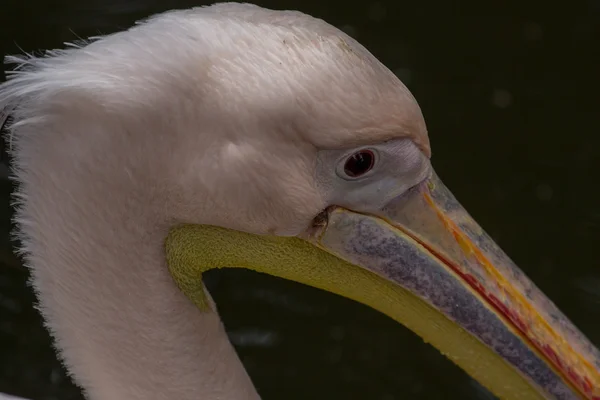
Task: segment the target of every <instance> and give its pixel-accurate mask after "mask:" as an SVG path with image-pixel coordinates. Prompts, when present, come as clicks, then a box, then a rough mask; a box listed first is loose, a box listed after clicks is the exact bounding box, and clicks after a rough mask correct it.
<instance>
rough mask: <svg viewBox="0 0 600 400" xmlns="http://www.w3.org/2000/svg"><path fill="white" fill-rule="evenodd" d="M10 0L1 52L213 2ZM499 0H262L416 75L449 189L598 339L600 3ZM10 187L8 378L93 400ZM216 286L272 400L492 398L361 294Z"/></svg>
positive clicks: (234, 333)
mask: <svg viewBox="0 0 600 400" xmlns="http://www.w3.org/2000/svg"><path fill="white" fill-rule="evenodd" d="M0 1H1V4H0V5H1V7H0V18H1V19H2V20H0V29H2V31H1V34H0V50H2V51H3V52H4V53H5V54H6V53H9V54H10V53H16V52H19V51H20V50H19V49H22V50H25V51H32V50H38V49H45V48H53V47H59V46H61V42H63V41H71V40H74V39H75V38H76V37H77V36H80V37H86V36H89V35H98V34H102V33H110V32H113V31H116V30H120V29H125V28H127V27H128V26H129V25H131V24H132V23H133V22H134V21H135V20H137V19H140V18H143V17H145V16H147V15H149V14H152V13H156V12H160V11H164V10H167V9H170V8H186V7H190V6H193V5H201V4H206V3H204V2H202V1H190V0H185V1H184V0H181V1H172V2H168V1H158V0H153V1H151V0H123V1H116V0H91V1H90V0H84V1H81V0H78V1H76V0H63V1H42V0H22V1H15V0H0ZM496 3H498V2H496ZM502 3H503V5H494V4H495V3H493V2H480V1H466V0H465V1H459V2H449V1H441V0H440V1H416V0H411V1H404V0H387V1H378V2H373V1H355V2H352V3H351V2H347V1H338V0H336V1H333V0H332V1H328V0H321V1H312V0H311V1H305V0H304V1H300V0H296V1H284V0H279V1H276V0H272V1H263V2H260V4H261V5H265V6H269V7H272V8H295V9H300V10H302V11H305V12H308V13H310V14H313V15H315V16H319V17H322V18H324V19H326V20H327V21H329V22H331V23H332V24H334V25H336V26H338V27H341V28H343V29H344V30H346V31H347V32H348V33H350V34H352V35H353V36H355V37H356V38H357V39H358V40H359V41H360V42H362V43H363V44H364V45H365V46H366V47H367V48H369V49H370V50H371V51H372V52H373V53H374V54H375V55H376V56H378V57H379V58H380V59H381V60H382V61H383V62H384V63H385V64H386V65H387V66H388V67H389V68H390V69H392V70H393V71H395V72H396V73H397V74H398V76H400V77H401V78H402V79H403V80H404V81H405V83H406V84H407V85H408V86H409V88H410V89H411V90H412V91H413V93H414V94H415V96H416V97H417V99H418V100H419V102H420V104H421V106H422V108H423V111H424V114H425V117H426V119H427V121H428V126H429V131H430V135H431V140H432V145H433V152H434V156H433V162H434V165H435V167H436V169H437V171H438V173H439V174H440V175H441V177H442V178H443V179H444V181H445V182H446V184H447V185H448V186H449V187H450V188H451V189H452V190H453V192H454V193H455V195H456V196H457V197H458V198H459V200H460V201H461V202H462V203H463V205H464V206H465V207H466V208H467V209H468V210H469V211H470V212H471V214H473V216H474V217H475V218H476V219H477V220H478V221H479V222H480V223H481V225H482V226H483V227H484V228H485V229H486V230H487V231H488V232H489V233H490V234H491V235H492V236H493V237H494V238H495V239H496V240H497V241H498V242H499V243H500V245H501V246H502V247H503V248H504V249H505V251H506V252H507V253H508V254H509V255H511V256H512V257H513V259H514V260H515V261H516V262H517V264H518V265H520V266H521V268H522V269H523V270H524V271H525V272H526V273H527V274H528V275H529V276H530V277H531V278H532V279H533V280H534V281H535V282H536V283H537V284H538V285H539V286H540V287H541V289H542V290H543V291H544V292H545V293H547V294H548V296H549V297H550V298H552V299H553V300H554V301H555V302H556V303H557V304H558V306H559V307H560V308H561V309H562V310H564V312H565V313H566V314H567V315H568V316H569V317H570V318H571V319H572V320H573V321H574V322H575V324H576V325H577V326H579V327H580V328H581V330H582V331H583V332H584V333H586V334H587V335H588V337H589V338H590V339H591V340H592V341H593V342H594V343H595V344H596V345H600V261H599V260H600V257H599V255H598V246H600V241H599V238H600V188H599V183H600V146H599V145H600V137H599V127H600V117H599V115H598V109H599V107H600V100H599V97H598V93H599V89H600V85H599V83H600V79H599V73H600V46H599V43H600V29H599V28H600V1H598V0H594V1H588V2H564V1H563V2H558V1H557V2H556V3H555V4H556V5H555V6H553V5H551V4H549V3H548V2H542V1H528V2H521V1H503V2H502ZM0 185H1V186H0V189H1V190H0V196H1V197H0V198H1V203H0V206H1V210H3V211H2V213H1V220H0V222H1V224H0V229H1V231H0V239H1V244H2V247H1V248H0V256H1V257H2V258H1V262H2V266H1V267H0V391H4V392H10V393H15V394H20V395H23V396H27V397H30V398H33V399H61V400H68V399H77V398H80V395H79V391H78V389H77V388H75V387H74V386H73V385H72V384H71V383H70V381H69V379H68V378H66V377H65V374H64V372H63V370H62V369H61V367H60V365H59V363H58V362H57V361H56V358H55V356H54V353H53V351H52V349H51V347H50V342H49V338H48V335H47V333H46V332H45V330H44V329H43V328H42V325H41V321H40V318H39V316H38V314H37V313H36V311H35V310H34V308H33V296H32V294H31V290H30V288H28V287H27V284H26V280H27V272H26V271H25V270H24V269H23V268H22V267H21V266H20V265H19V262H18V261H17V260H16V258H15V257H14V256H12V254H11V248H10V246H11V245H10V242H9V228H10V219H9V218H10V213H11V208H10V205H9V204H10V200H9V194H10V191H11V186H10V184H9V183H8V181H6V180H5V179H4V180H2V182H1V184H0ZM208 284H209V287H210V289H211V292H212V293H213V295H214V297H215V299H216V300H217V303H218V304H219V306H220V310H221V312H222V315H223V317H224V320H225V323H226V325H227V328H228V330H229V332H230V334H231V337H232V339H233V341H234V343H235V344H236V346H237V348H238V350H239V352H240V355H241V357H242V359H243V361H244V363H245V365H246V367H247V368H248V370H249V371H250V374H251V376H252V378H253V379H254V382H255V384H256V385H257V387H258V389H259V391H260V393H261V394H262V395H263V398H264V399H265V400H270V399H286V400H293V399H315V400H317V399H332V398H333V399H338V398H339V399H368V400H392V399H407V398H408V399H476V398H479V399H485V398H493V397H492V396H491V395H490V394H489V393H487V391H486V390H485V389H482V388H481V387H480V386H479V385H478V384H477V383H475V382H473V381H472V380H471V379H470V378H469V377H468V376H466V375H465V374H464V373H463V372H462V371H460V370H459V369H458V368H456V367H455V366H454V365H453V364H451V363H450V362H449V361H447V360H446V359H445V358H443V357H442V356H441V355H439V354H438V352H437V351H436V350H434V349H433V348H431V347H429V346H428V345H425V344H424V343H423V342H422V341H421V340H420V339H419V338H418V337H415V335H413V334H412V333H410V332H408V331H406V330H405V329H404V328H403V327H401V326H399V325H397V324H395V323H393V322H392V321H390V320H388V319H387V318H385V317H384V316H382V315H379V314H378V313H377V312H375V311H373V310H370V309H368V308H366V307H363V306H361V305H359V304H355V303H353V302H351V301H348V300H346V299H342V298H338V297H336V296H333V295H330V294H328V293H324V292H320V291H317V290H314V289H311V288H307V287H303V286H301V285H298V284H294V283H291V282H286V281H282V280H278V279H275V278H270V277H267V276H262V275H258V274H254V273H250V272H247V271H220V272H212V273H211V274H210V276H209V277H208Z"/></svg>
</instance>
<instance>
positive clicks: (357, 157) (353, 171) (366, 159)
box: [344, 150, 375, 178]
mask: <svg viewBox="0 0 600 400" xmlns="http://www.w3.org/2000/svg"><path fill="white" fill-rule="evenodd" d="M374 162H375V157H374V155H373V153H372V152H370V151H368V150H363V151H359V152H358V153H354V154H352V155H351V156H350V157H349V158H348V159H347V160H346V164H344V172H345V173H346V175H348V176H350V177H352V178H356V177H358V176H361V175H364V174H366V173H367V172H369V171H370V170H371V168H373V163H374Z"/></svg>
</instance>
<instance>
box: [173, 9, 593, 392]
mask: <svg viewBox="0 0 600 400" xmlns="http://www.w3.org/2000/svg"><path fill="white" fill-rule="evenodd" d="M266 15H267V17H268V16H269V15H271V16H273V15H278V16H280V15H279V14H266ZM295 18H300V20H299V21H303V19H302V18H305V17H298V15H296V14H294V16H293V17H290V21H292V22H294V21H295ZM267 19H268V18H267ZM307 20H308V19H306V20H304V22H306V21H307ZM308 21H310V24H308V25H310V26H311V29H310V30H295V28H289V27H285V26H284V27H282V25H276V26H275V27H273V31H271V32H269V34H268V35H267V34H265V35H264V37H261V39H260V41H253V40H254V39H252V40H249V41H248V42H246V43H245V45H246V46H248V48H249V49H248V51H246V52H239V53H235V54H236V58H234V60H235V61H231V62H229V63H227V64H225V65H218V66H216V67H214V68H212V69H211V77H212V79H213V80H214V82H216V83H215V86H214V87H213V90H214V93H213V94H214V95H215V96H214V98H215V99H216V100H215V104H216V106H215V109H214V110H215V111H214V112H216V113H217V114H218V116H219V118H217V119H218V120H219V121H228V122H227V123H226V126H227V130H226V131H225V134H223V135H220V139H218V140H215V141H214V145H213V146H212V147H210V148H211V154H210V156H209V157H201V158H200V159H198V161H196V162H195V164H194V170H196V171H197V170H200V171H202V170H211V171H213V173H211V174H204V175H202V182H201V185H198V184H197V182H196V181H191V182H190V181H188V182H186V184H185V185H183V186H184V187H187V188H196V187H202V188H204V189H203V190H204V192H201V193H200V194H198V195H196V193H194V192H191V195H192V197H193V198H196V199H198V201H204V202H205V201H207V200H208V199H213V200H212V201H213V203H212V205H213V207H212V208H211V210H212V211H211V216H212V217H213V219H212V220H211V219H207V218H208V216H207V215H206V214H203V215H202V217H203V219H202V220H194V219H193V214H192V217H190V218H189V219H188V220H189V221H190V222H194V223H198V224H204V225H207V224H208V225H217V226H220V227H223V228H228V229H226V230H221V229H214V228H210V227H196V228H182V230H179V231H177V232H175V233H173V235H171V236H170V239H169V241H168V246H167V249H168V252H169V254H170V256H169V257H170V267H171V270H172V272H173V275H174V276H175V279H176V280H177V281H178V282H179V283H180V286H181V287H182V289H183V290H184V291H185V292H186V293H187V294H188V295H189V296H190V297H191V298H192V299H194V301H196V302H197V304H198V305H199V306H200V307H203V304H204V303H203V300H201V299H202V295H199V294H198V293H197V292H198V291H203V290H204V288H203V287H202V286H198V285H194V284H192V283H191V282H194V280H195V279H198V273H199V272H198V271H200V272H201V271H204V270H206V269H209V268H213V267H217V266H230V267H231V266H239V267H247V268H251V269H255V270H258V271H261V272H266V273H270V274H273V275H276V276H280V277H284V278H287V279H292V280H296V281H299V282H302V283H306V284H309V285H312V286H315V287H319V288H322V289H325V290H329V291H331V292H334V293H338V294H341V295H343V296H346V297H349V298H352V299H354V300H357V301H360V302H363V303H365V304H368V305H370V306H371V307H373V308H375V309H378V310H379V311H382V312H384V313H386V314H387V315H389V316H390V317H392V318H394V319H396V320H397V321H399V322H401V323H403V324H405V325H406V326H408V327H409V328H410V329H412V330H413V331H415V332H417V333H418V334H419V335H421V336H422V337H423V338H424V339H425V340H426V341H429V342H431V343H432V344H433V345H435V346H436V347H438V348H439V349H440V350H441V351H443V352H444V353H446V354H448V355H449V357H451V358H452V359H453V360H454V361H455V362H456V363H457V364H459V365H460V366H461V367H462V368H464V369H465V370H467V372H469V373H470V374H471V375H472V376H474V377H475V378H477V379H478V380H479V381H480V382H482V383H483V384H484V385H486V386H488V387H489V388H491V389H492V390H493V391H494V392H495V393H496V394H498V395H499V396H501V397H504V398H548V397H551V398H559V399H573V398H579V397H581V396H583V397H585V398H588V399H600V354H599V353H598V351H597V350H596V349H595V348H594V347H593V346H592V345H591V344H590V343H589V341H588V340H587V339H586V338H585V337H584V336H583V335H582V334H581V333H580V332H579V331H578V330H577V329H576V328H575V327H574V326H573V325H572V324H571V323H570V322H569V321H568V320H567V318H566V317H564V316H563V315H562V314H561V313H560V311H559V310H557V309H556V307H555V306H554V305H553V304H552V303H551V302H550V301H549V300H548V299H547V298H546V297H545V296H544V295H543V294H542V293H541V292H540V291H539V290H538V289H537V288H536V287H535V285H533V283H532V282H530V281H529V280H528V279H527V277H526V276H525V275H524V274H523V273H522V272H521V271H520V270H519V269H518V268H517V267H516V266H515V265H514V264H513V263H512V261H511V260H510V259H509V258H508V257H507V256H506V255H505V254H504V253H503V252H502V250H501V249H500V248H499V247H498V246H497V245H496V244H495V243H494V242H493V240H492V239H491V238H490V237H488V236H487V235H486V234H485V232H484V231H483V229H482V228H481V227H480V226H479V225H478V224H477V223H476V222H475V221H474V220H473V219H472V218H471V217H470V216H469V214H468V213H467V212H466V211H465V210H464V209H463V208H462V206H461V205H460V204H459V203H458V202H457V201H456V199H455V198H454V197H453V195H452V194H451V192H450V191H449V190H448V189H447V188H446V187H445V186H444V185H443V183H442V182H441V180H440V179H439V178H438V176H437V175H436V173H435V172H434V170H433V168H432V165H431V163H430V149H429V140H428V137H427V132H426V128H425V123H424V120H423V116H422V114H421V111H420V109H419V107H418V105H417V103H416V101H415V100H414V98H413V97H412V95H410V93H409V92H408V90H407V89H406V87H405V86H404V85H402V83H401V82H400V81H399V80H398V79H397V78H396V77H395V76H394V75H393V74H392V73H391V72H389V70H387V69H386V68H385V67H384V66H383V65H381V64H380V63H379V62H378V61H377V60H376V59H375V58H374V57H373V56H372V55H371V54H370V53H368V52H367V51H366V50H365V49H364V48H363V47H362V46H360V45H359V44H358V43H356V42H355V41H354V40H352V39H351V38H349V37H348V36H346V35H344V34H342V33H341V32H339V31H337V30H335V29H334V28H332V27H330V26H328V25H325V24H323V23H322V22H320V23H319V22H315V20H312V19H310V20H308ZM288 22H289V21H288ZM296 22H298V21H296ZM311 24H313V25H311ZM292 26H294V27H295V26H297V24H296V23H293V24H292ZM315 27H316V28H315ZM255 28H256V26H254V25H252V27H251V28H249V29H255ZM256 37H260V36H256ZM274 49H277V53H276V55H275V53H274V51H275V50H274ZM240 54H241V55H240ZM267 70H268V71H269V74H265V73H263V71H267ZM240 73H241V75H240ZM241 76H243V77H246V78H248V79H250V80H251V84H244V83H243V82H242V81H243V79H242V78H241ZM236 77H237V78H238V81H235V84H233V85H232V84H231V82H232V81H233V80H234V79H236ZM257 90H258V93H257V92H256V91H257ZM249 110H250V111H249ZM465 151H467V150H465ZM202 163H206V165H202ZM191 210H193V207H192V208H191ZM239 231H243V232H246V233H249V234H250V235H247V234H242V233H240V232H239ZM182 242H185V244H184V245H181V244H180V243H182ZM211 243H212V244H214V245H211ZM211 246H212V247H211ZM216 246H220V249H221V251H220V252H219V253H215V251H214V247H216ZM190 248H195V249H196V250H197V251H196V253H194V254H192V255H190V254H191V253H190V252H189V249H190ZM195 254H198V255H199V256H198V257H196V255H195ZM198 260H200V261H198ZM190 265H191V266H192V267H190Z"/></svg>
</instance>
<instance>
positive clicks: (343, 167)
mask: <svg viewBox="0 0 600 400" xmlns="http://www.w3.org/2000/svg"><path fill="white" fill-rule="evenodd" d="M370 157H372V158H370ZM316 171H317V176H316V178H317V182H318V185H319V190H320V191H321V193H322V195H323V196H324V198H325V199H326V200H327V202H328V204H329V205H339V206H342V207H347V208H349V209H352V210H356V211H363V212H369V211H375V210H378V209H380V208H382V207H383V206H385V204H387V203H388V202H389V201H391V200H392V199H393V198H394V197H396V196H399V195H401V194H402V193H404V192H405V191H406V190H408V189H410V188H411V187H413V186H414V185H416V184H418V183H419V182H421V181H423V180H424V179H426V178H427V177H428V176H429V175H430V173H431V164H430V163H429V159H428V158H427V157H426V156H425V155H424V154H423V153H422V152H421V150H420V149H419V148H418V147H417V146H416V145H415V144H414V143H413V142H412V141H411V140H410V139H398V140H391V141H388V142H385V143H379V144H374V145H366V146H360V147H356V148H352V149H343V150H321V151H319V154H318V163H317V170H316ZM353 175H354V176H353Z"/></svg>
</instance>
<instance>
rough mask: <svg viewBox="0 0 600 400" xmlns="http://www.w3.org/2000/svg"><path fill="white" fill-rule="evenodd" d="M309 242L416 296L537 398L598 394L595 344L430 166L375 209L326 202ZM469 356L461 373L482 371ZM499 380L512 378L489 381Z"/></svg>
mask: <svg viewBox="0 0 600 400" xmlns="http://www.w3.org/2000/svg"><path fill="white" fill-rule="evenodd" d="M308 240H309V241H310V242H311V243H312V244H314V245H316V246H318V247H319V248H321V249H323V250H325V251H326V252H328V253H331V254H333V255H335V256H336V257H338V258H341V259H342V260H345V261H346V262H348V263H350V264H353V265H355V266H359V267H361V268H363V269H366V270H368V271H370V272H372V273H374V274H375V275H377V276H379V278H382V279H384V280H385V281H387V282H389V283H390V284H392V285H395V286H399V287H401V288H403V289H404V290H406V291H408V292H410V293H411V294H412V295H414V296H416V297H418V298H420V299H421V300H422V301H423V302H425V303H426V304H427V305H429V306H430V307H431V308H433V309H434V310H436V311H437V312H438V313H440V314H442V315H443V316H445V317H446V318H447V319H448V320H450V321H451V322H452V323H454V324H456V325H459V326H460V327H461V328H462V329H464V330H465V331H466V332H468V334H470V335H471V336H472V337H473V338H475V339H476V341H478V342H480V343H479V344H480V345H481V344H482V345H483V346H485V347H487V348H488V350H490V351H491V353H493V354H495V356H499V358H501V359H502V360H503V361H504V362H505V363H506V364H508V366H509V367H510V368H512V369H513V370H514V371H516V373H517V374H518V375H520V376H521V377H522V378H524V380H525V381H526V382H528V383H529V384H531V385H532V386H533V387H535V388H536V389H535V391H536V392H537V393H539V395H540V398H556V399H572V398H584V399H595V400H597V399H600V355H599V352H598V350H597V349H596V348H594V347H593V345H592V344H591V343H590V342H589V341H588V340H587V339H586V338H585V337H584V336H583V335H582V334H581V333H580V332H579V331H578V330H577V328H575V327H574V326H573V324H572V323H571V322H570V321H569V320H568V319H567V318H566V317H565V316H564V315H563V314H562V313H561V312H560V311H559V310H558V309H557V308H556V307H555V306H554V305H553V304H552V302H551V301H549V300H548V299H547V298H546V297H545V296H544V294H543V293H541V292H540V291H539V289H537V288H536V287H535V286H534V284H533V283H532V282H531V281H530V280H529V279H528V278H527V277H526V276H525V275H524V274H523V273H522V272H521V271H520V270H519V269H518V268H517V267H516V266H515V265H514V264H513V263H512V261H511V260H510V259H509V258H508V257H507V256H506V255H505V254H504V253H503V252H502V250H501V249H500V248H499V247H498V246H497V245H496V244H495V243H494V242H493V241H492V240H491V239H490V237H488V236H487V235H486V233H485V232H484V231H483V230H482V229H481V227H479V225H478V224H477V223H476V222H475V221H474V220H473V219H472V218H471V217H470V216H469V214H468V213H467V212H466V211H465V210H464V209H463V208H462V207H461V205H460V204H459V203H458V202H457V201H456V199H455V198H454V197H453V195H452V194H451V193H450V191H449V190H448V189H447V188H446V187H445V186H444V185H443V184H442V182H441V181H440V179H439V178H438V177H437V175H435V173H434V174H433V176H431V177H430V178H429V179H428V180H426V181H425V182H423V183H422V184H420V185H419V186H417V187H414V188H413V189H411V190H410V191H409V192H407V193H405V194H403V195H402V196H400V197H398V198H396V199H394V200H393V201H392V202H391V203H390V204H388V205H386V206H385V207H384V208H383V209H382V210H380V212H378V213H377V214H376V215H373V214H364V213H359V212H354V211H351V210H347V209H343V208H337V207H333V208H331V209H329V210H328V215H327V218H324V219H323V221H322V224H321V226H318V227H317V228H315V229H314V230H313V231H312V232H311V235H310V238H309V239H308ZM446 348H448V346H446ZM458 350H460V349H457V351H458ZM450 353H452V352H451V351H450ZM458 353H460V352H457V353H456V354H458ZM461 354H465V353H464V352H463V353H461ZM467 357H468V352H467ZM471 357H473V358H477V357H479V355H478V354H471ZM451 358H452V357H451ZM455 358H456V359H458V355H457V356H456V357H455ZM455 361H456V360H455ZM459 363H461V362H460V360H459ZM474 363H475V364H477V365H476V366H475V367H474V368H472V369H471V371H470V372H469V373H471V375H477V374H479V375H481V374H485V372H486V371H485V368H486V365H481V360H474ZM462 364H463V365H462V366H464V365H465V361H464V360H462ZM466 364H468V362H466ZM503 384H504V385H509V384H510V382H509V381H505V382H500V383H497V384H495V386H496V387H498V386H502V385H503ZM504 393H506V392H504ZM507 396H508V395H507ZM512 396H517V397H518V394H514V393H513V394H510V397H512ZM518 398H521V397H518Z"/></svg>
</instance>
